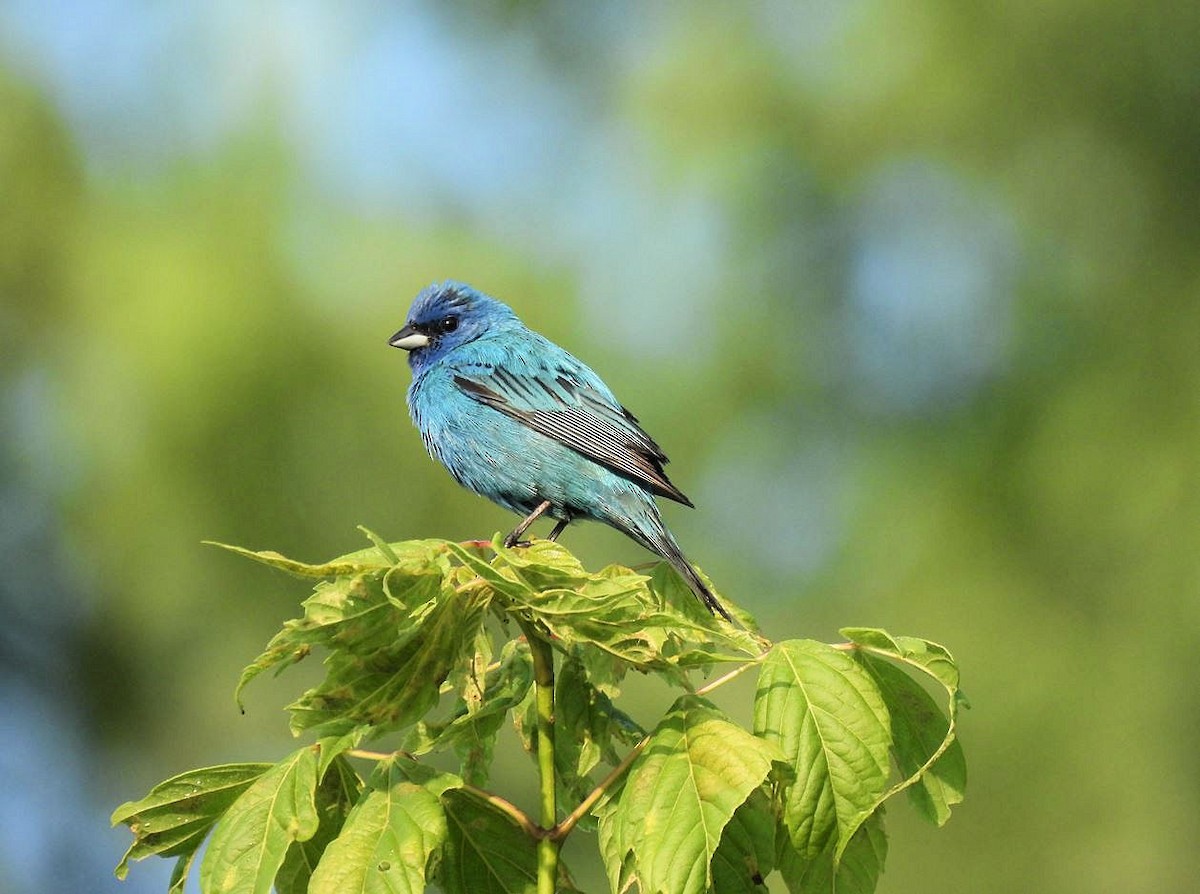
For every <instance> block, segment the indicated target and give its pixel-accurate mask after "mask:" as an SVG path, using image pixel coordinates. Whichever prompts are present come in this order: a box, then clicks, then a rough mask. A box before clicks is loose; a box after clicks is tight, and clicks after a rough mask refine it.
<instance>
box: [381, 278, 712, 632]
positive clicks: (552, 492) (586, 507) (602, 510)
mask: <svg viewBox="0 0 1200 894" xmlns="http://www.w3.org/2000/svg"><path fill="white" fill-rule="evenodd" d="M389 344H391V345H392V346H393V347H397V348H403V349H404V350H406V351H408V352H409V355H408V362H409V365H410V366H411V367H412V371H413V380H412V384H411V385H410V386H409V389H408V406H409V411H410V413H411V414H412V418H413V422H414V423H415V424H416V426H417V428H418V429H419V430H420V432H421V437H422V439H423V440H424V441H425V447H426V448H427V449H428V450H429V453H430V455H431V456H433V457H434V458H435V459H437V460H438V461H439V462H441V463H442V464H443V465H444V466H445V467H446V468H447V469H448V470H449V471H450V474H451V475H453V476H454V478H455V480H456V481H458V483H459V484H461V485H463V486H464V487H466V488H468V489H470V490H473V491H474V492H475V493H477V494H480V495H481V496H484V497H487V498H488V499H489V500H492V501H493V502H495V503H498V504H499V505H501V506H503V507H505V508H506V509H510V510H512V511H513V512H516V513H518V514H520V515H522V516H525V518H524V519H523V520H522V522H521V523H520V524H519V525H518V526H517V527H516V529H515V530H514V531H513V532H512V533H511V534H509V536H508V538H507V539H506V541H505V542H506V543H507V544H508V545H510V546H511V545H513V544H514V543H516V542H518V540H519V539H520V537H521V535H522V534H524V533H525V531H526V529H527V528H528V527H529V525H531V524H532V523H533V522H534V520H535V519H537V518H538V517H539V516H541V515H543V514H547V515H550V516H552V517H554V518H556V519H558V524H557V525H556V526H555V527H554V530H553V531H552V532H551V534H550V539H551V540H554V539H556V538H557V537H558V535H559V534H561V533H562V530H563V528H565V527H566V526H567V524H568V523H570V522H571V521H574V520H575V519H592V520H594V521H601V522H604V523H605V524H608V525H611V526H612V527H614V528H616V529H617V530H619V531H622V532H624V533H625V534H627V535H628V536H629V537H632V538H633V539H634V540H636V541H637V542H638V543H640V544H642V546H644V547H646V548H647V549H649V550H651V551H653V552H655V553H658V554H659V555H660V556H662V557H663V558H664V559H666V560H667V561H668V562H670V563H671V565H672V566H674V567H675V568H676V569H677V570H678V571H679V573H680V574H681V575H682V576H683V578H684V580H685V581H687V584H688V586H689V587H690V588H691V589H692V591H693V592H694V593H695V594H696V596H697V597H698V598H699V599H700V601H701V602H703V603H704V605H705V606H707V607H708V609H709V610H710V611H712V612H714V613H719V614H720V615H722V616H723V617H725V618H726V619H729V614H728V612H726V611H725V608H724V607H723V606H722V605H721V604H720V602H718V601H717V598H716V597H715V596H714V595H713V594H712V593H711V592H710V591H709V589H708V587H706V586H705V585H704V582H703V581H702V580H701V579H700V577H699V575H697V574H696V572H695V570H694V569H693V568H692V566H691V565H690V564H689V563H688V561H687V559H685V558H684V556H683V553H682V552H681V551H680V549H679V545H678V544H677V543H676V542H675V538H674V537H673V536H672V535H671V532H670V531H668V530H667V527H666V525H665V524H664V523H663V520H662V515H661V514H660V513H659V511H658V506H657V505H655V502H654V496H655V495H658V496H663V497H667V498H669V499H672V500H676V501H678V502H680V503H684V504H685V505H688V506H691V505H692V504H691V502H690V501H689V500H688V498H687V497H686V496H684V494H683V492H682V491H680V490H679V489H678V488H677V487H675V485H673V484H672V483H671V482H670V480H668V478H667V476H666V473H665V472H664V471H663V466H664V465H665V464H666V462H667V457H666V456H665V455H664V454H663V452H662V449H661V448H660V447H659V446H658V444H656V443H655V442H654V440H653V439H652V438H651V437H650V436H649V435H648V434H646V432H645V431H643V430H642V427H641V426H640V425H639V424H638V421H637V419H636V418H634V416H633V414H631V413H630V412H629V411H628V410H626V409H625V408H624V407H622V406H621V405H620V403H619V402H618V401H617V399H616V397H614V396H613V393H612V392H611V391H610V390H609V389H608V386H607V385H605V384H604V382H602V381H601V380H600V377H599V376H597V375H596V374H595V373H594V372H592V370H591V369H589V368H588V367H587V366H586V365H584V364H583V363H581V362H580V361H579V360H577V359H576V358H575V357H573V356H571V355H570V354H568V353H567V352H566V351H564V350H563V349H562V348H560V347H558V345H556V344H554V343H553V342H550V341H548V340H547V339H545V338H543V337H542V336H540V335H538V334H537V333H536V332H533V331H532V330H530V329H528V328H526V327H525V325H524V324H523V323H522V322H521V321H520V320H519V319H517V316H516V314H514V313H513V312H512V310H511V309H510V308H509V307H508V306H507V305H505V304H502V303H501V302H499V301H497V300H495V299H494V298H489V297H488V296H487V295H484V294H482V293H480V292H477V291H476V290H474V289H472V288H471V287H470V286H467V285H463V284H462V283H456V282H451V281H447V282H444V283H435V284H434V285H431V286H429V287H428V288H427V289H425V290H424V291H422V292H421V293H420V294H419V295H418V296H417V297H416V300H414V301H413V305H412V308H411V309H410V310H409V312H408V320H407V322H406V324H405V326H404V328H403V329H401V330H400V331H399V332H397V333H396V334H395V335H394V336H392V338H391V340H390V341H389Z"/></svg>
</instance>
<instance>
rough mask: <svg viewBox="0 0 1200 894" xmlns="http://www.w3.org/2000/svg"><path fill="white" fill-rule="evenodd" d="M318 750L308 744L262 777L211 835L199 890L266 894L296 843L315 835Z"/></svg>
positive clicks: (226, 814) (227, 893)
mask: <svg viewBox="0 0 1200 894" xmlns="http://www.w3.org/2000/svg"><path fill="white" fill-rule="evenodd" d="M317 762H318V754H317V748H316V747H314V746H312V745H308V746H305V747H304V748H301V749H300V750H299V751H296V752H294V753H293V754H292V755H290V756H289V757H287V758H285V759H284V760H283V761H281V762H280V763H278V764H276V765H275V766H273V767H271V768H270V769H269V770H267V771H266V772H265V773H263V774H262V775H261V776H259V777H258V779H257V780H255V781H254V783H253V784H252V785H251V786H250V787H249V788H247V789H246V790H245V791H244V792H242V794H241V795H240V796H239V797H238V799H237V800H236V801H235V802H234V803H233V805H232V806H231V807H230V808H229V810H228V811H227V812H226V813H225V815H224V816H223V817H222V818H221V820H220V822H218V823H217V826H216V828H215V829H214V830H213V835H212V839H211V840H210V841H209V843H208V850H207V851H205V854H204V860H203V861H202V862H201V864H200V886H201V888H202V889H204V890H205V891H220V892H221V894H268V892H270V890H271V886H272V884H273V882H274V880H275V875H276V873H277V872H279V869H280V867H281V866H282V865H283V860H284V857H285V855H286V854H287V850H288V848H289V847H290V846H291V844H292V842H294V841H307V840H308V839H309V838H312V836H313V834H314V833H315V832H316V831H317V827H318V825H319V823H320V817H319V816H318V814H317V806H316V793H317Z"/></svg>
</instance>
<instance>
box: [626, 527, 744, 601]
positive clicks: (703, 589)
mask: <svg viewBox="0 0 1200 894" xmlns="http://www.w3.org/2000/svg"><path fill="white" fill-rule="evenodd" d="M646 522H647V524H645V525H644V527H643V526H635V525H632V524H630V525H619V526H616V525H615V526H614V527H619V528H620V530H621V531H623V532H624V533H625V534H628V535H629V536H630V537H632V538H633V539H634V540H636V541H637V542H638V543H640V544H641V545H642V546H644V547H646V549H648V550H650V551H651V552H655V553H658V554H659V555H660V556H662V557H663V558H664V559H666V560H667V561H668V562H670V563H671V567H672V568H674V569H675V570H676V571H678V572H679V574H680V576H681V577H682V578H683V579H684V582H685V583H687V585H688V587H689V589H691V591H692V592H693V593H695V594H696V598H697V599H699V600H700V602H701V604H703V606H704V607H705V608H707V609H708V610H709V611H710V612H711V613H712V614H714V615H720V616H721V617H722V618H724V619H725V620H726V621H728V622H729V623H730V624H735V623H736V622H735V621H734V620H733V617H732V616H731V615H730V614H729V612H728V611H727V610H726V608H725V606H723V605H721V601H720V600H719V599H717V597H716V595H714V594H713V592H712V590H710V589H709V588H708V585H707V584H705V583H704V581H703V580H701V579H700V575H699V574H697V573H696V569H695V568H693V567H692V563H691V562H689V561H688V560H687V557H686V556H684V554H683V551H682V550H681V549H680V548H679V544H678V543H676V542H675V537H674V536H673V535H672V534H671V532H670V531H668V530H667V527H666V525H664V524H663V523H662V520H661V519H659V518H653V517H651V518H648V519H646Z"/></svg>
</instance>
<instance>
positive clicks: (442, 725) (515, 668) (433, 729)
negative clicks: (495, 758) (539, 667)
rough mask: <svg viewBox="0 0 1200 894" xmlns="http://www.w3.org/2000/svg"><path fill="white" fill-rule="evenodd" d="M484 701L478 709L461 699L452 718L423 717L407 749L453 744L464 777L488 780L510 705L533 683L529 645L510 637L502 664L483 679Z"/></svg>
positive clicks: (421, 751) (420, 750) (480, 782)
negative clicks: (435, 718) (432, 718)
mask: <svg viewBox="0 0 1200 894" xmlns="http://www.w3.org/2000/svg"><path fill="white" fill-rule="evenodd" d="M482 683H483V688H482V690H481V694H480V701H479V704H478V706H477V707H476V708H475V710H474V711H471V710H470V705H469V704H468V703H467V702H466V701H465V700H464V699H459V700H458V702H457V704H456V705H455V708H454V711H453V713H452V715H451V716H450V718H449V719H447V720H443V721H436V722H435V721H423V722H421V723H419V724H417V725H416V727H414V728H413V729H412V730H411V731H410V732H409V734H408V735H407V736H406V737H405V740H404V745H403V749H404V750H405V751H408V752H410V753H412V754H424V753H426V752H428V751H432V750H435V749H439V748H445V747H447V746H453V747H454V748H455V750H456V751H457V752H458V754H459V756H460V758H461V759H462V762H463V777H464V778H465V779H466V780H467V781H468V782H470V783H471V784H472V785H483V784H485V783H486V782H487V770H488V766H489V765H490V763H491V758H492V750H493V748H494V746H495V741H496V735H497V733H498V732H499V730H500V727H501V726H502V725H503V724H504V720H505V717H506V716H507V714H508V712H509V710H510V709H512V708H513V707H514V706H516V705H518V704H520V703H521V702H522V701H523V700H524V699H525V696H526V694H527V693H528V692H529V688H530V686H531V685H532V683H533V661H532V659H531V657H530V654H529V646H528V644H526V643H525V642H523V641H516V640H514V641H510V642H509V643H507V644H506V645H505V647H504V649H503V650H502V652H501V658H500V666H499V667H497V668H496V669H494V670H493V671H491V672H490V673H488V674H487V675H486V676H485V678H484V680H483V681H482Z"/></svg>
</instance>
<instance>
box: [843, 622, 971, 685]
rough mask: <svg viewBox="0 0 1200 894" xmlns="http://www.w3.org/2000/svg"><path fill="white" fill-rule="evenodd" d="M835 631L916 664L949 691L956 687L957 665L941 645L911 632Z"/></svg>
mask: <svg viewBox="0 0 1200 894" xmlns="http://www.w3.org/2000/svg"><path fill="white" fill-rule="evenodd" d="M839 632H840V633H841V634H842V636H844V637H846V639H848V640H850V642H852V643H854V644H855V645H858V646H860V647H862V648H864V649H867V650H869V651H872V652H875V653H877V654H879V655H884V656H886V657H888V658H893V659H895V660H896V661H903V662H904V663H905V664H911V665H912V666H914V667H918V668H920V669H921V670H923V671H924V672H925V673H927V674H929V675H930V676H931V677H933V678H934V679H935V680H937V681H938V682H939V683H941V684H942V685H943V686H944V687H945V688H946V690H947V692H949V693H950V694H951V695H954V694H956V693H957V692H958V691H959V690H958V685H959V674H958V665H957V664H956V663H955V661H954V656H953V655H951V654H950V651H949V650H948V649H947V648H946V647H945V646H943V645H939V644H938V643H935V642H933V641H931V640H927V639H921V638H919V637H915V636H892V635H891V634H889V633H888V632H887V631H884V630H876V629H874V628H871V627H843V628H842V629H841V630H840V631H839Z"/></svg>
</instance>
